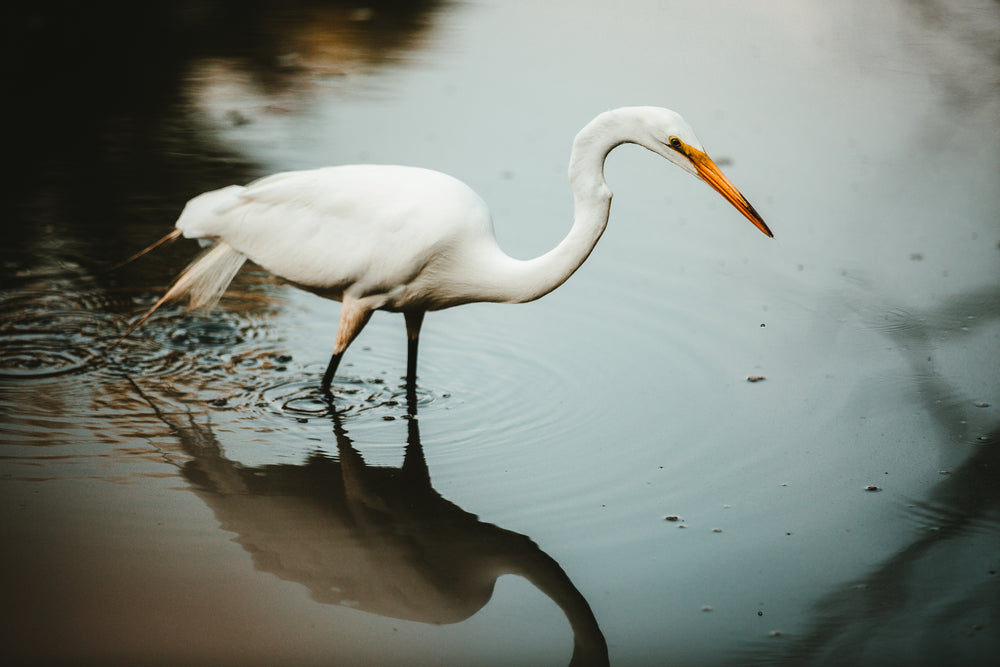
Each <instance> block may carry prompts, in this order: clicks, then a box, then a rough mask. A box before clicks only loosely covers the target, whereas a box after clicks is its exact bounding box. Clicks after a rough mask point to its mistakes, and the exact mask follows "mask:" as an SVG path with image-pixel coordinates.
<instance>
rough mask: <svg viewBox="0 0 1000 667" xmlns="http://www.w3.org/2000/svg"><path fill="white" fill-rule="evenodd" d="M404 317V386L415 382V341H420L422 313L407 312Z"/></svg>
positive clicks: (416, 311)
mask: <svg viewBox="0 0 1000 667" xmlns="http://www.w3.org/2000/svg"><path fill="white" fill-rule="evenodd" d="M404 316H405V317H406V343H407V345H406V384H407V386H413V385H415V384H416V382H417V341H418V340H419V339H420V325H421V324H423V322H424V311H422V310H408V311H406V312H405V313H404Z"/></svg>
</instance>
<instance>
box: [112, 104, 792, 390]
mask: <svg viewBox="0 0 1000 667" xmlns="http://www.w3.org/2000/svg"><path fill="white" fill-rule="evenodd" d="M625 143H633V144H638V145H639V146H643V147H645V148H647V149H649V150H650V151H652V152H654V153H656V154H657V155H660V156H662V157H664V158H666V159H667V160H669V161H670V162H672V163H674V164H676V165H678V166H679V167H681V168H682V169H683V170H684V171H687V172H689V173H691V174H693V175H695V176H698V177H700V178H701V179H702V180H704V181H705V182H707V183H708V184H709V185H710V186H712V187H713V188H714V189H715V190H716V191H718V192H719V194H721V195H722V196H723V197H725V198H726V200H727V201H729V202H730V203H731V204H732V205H733V206H735V207H736V208H737V209H738V210H739V211H740V212H741V213H742V214H743V215H744V216H746V217H747V218H748V219H749V220H750V221H751V222H752V223H753V224H754V225H755V226H756V227H757V228H758V229H760V230H761V231H762V232H764V233H765V234H767V235H768V236H773V235H772V234H771V230H770V229H768V227H767V225H766V224H765V223H764V220H763V219H762V218H761V217H760V215H758V214H757V212H756V211H755V210H754V208H753V206H751V205H750V203H749V202H748V201H747V200H746V198H744V197H743V195H742V194H740V192H739V191H738V190H737V189H736V187H735V186H733V184H732V183H731V182H730V181H729V179H728V178H726V176H725V175H724V174H723V173H722V171H721V170H720V169H719V168H718V166H716V164H715V163H714V162H713V161H712V159H711V158H709V157H708V155H707V154H706V153H705V150H704V148H702V145H701V143H700V142H699V141H698V139H697V138H696V137H695V135H694V132H693V131H692V130H691V128H690V126H689V125H688V124H687V123H686V122H685V121H684V119H683V118H681V117H680V115H678V114H677V113H675V112H673V111H670V110H668V109H662V108H658V107H624V108H621V109H616V110H613V111H608V112H605V113H602V114H600V115H599V116H597V118H595V119H594V120H593V121H591V122H590V123H588V124H587V125H586V127H584V128H583V129H582V130H581V131H580V132H579V134H577V136H576V139H575V140H574V141H573V148H572V152H571V153H570V161H569V181H570V186H571V187H572V190H573V197H574V203H575V208H574V219H573V225H572V227H571V229H570V231H569V234H568V235H567V236H566V237H565V238H564V239H563V240H562V241H561V242H560V243H559V244H558V245H557V246H556V247H555V248H553V249H552V250H550V251H549V252H547V253H545V254H544V255H541V256H540V257H537V258H535V259H530V260H519V259H514V258H512V257H510V256H508V255H507V254H505V253H504V252H503V251H502V250H501V249H500V247H499V246H498V245H497V242H496V238H495V236H494V232H493V222H492V220H491V218H490V212H489V208H488V207H487V205H486V203H485V202H484V201H483V200H482V198H480V197H479V195H477V194H476V193H475V192H474V191H473V190H472V189H471V188H469V186H467V185H465V184H464V183H462V182H461V181H458V180H456V179H455V178H453V177H451V176H448V175H446V174H442V173H440V172H437V171H431V170H429V169H421V168H416V167H403V166H388V165H348V166H339V167H325V168H321V169H313V170H308V171H294V172H286V173H280V174H275V175H273V176H269V177H267V178H263V179H261V180H258V181H255V182H253V183H251V184H249V185H247V186H245V187H244V186H238V185H232V186H229V187H225V188H222V189H220V190H214V191H211V192H206V193H204V194H201V195H199V196H197V197H195V198H194V199H192V200H191V201H189V202H188V203H187V205H186V206H185V207H184V210H183V212H182V213H181V215H180V218H179V219H178V220H177V225H176V227H177V228H176V230H174V232H172V233H171V234H170V235H168V237H167V238H176V237H177V236H179V235H181V234H183V235H184V236H185V237H187V238H195V239H200V240H201V241H202V242H203V243H211V244H213V246H212V248H211V249H210V250H209V251H208V252H207V253H206V254H204V255H202V256H201V257H199V258H198V259H197V260H195V261H194V262H193V263H192V264H191V265H189V266H188V267H187V268H186V269H185V270H184V272H183V273H181V275H180V276H179V277H178V279H177V281H176V282H175V283H174V284H173V286H172V287H171V288H170V290H169V291H168V292H167V293H166V294H165V295H164V296H163V298H162V299H160V300H159V301H158V302H157V303H156V304H155V305H154V306H153V307H152V308H151V309H150V310H149V312H147V313H146V314H145V315H144V316H143V317H142V318H140V319H139V320H138V321H137V322H136V323H135V324H134V325H133V326H132V328H130V329H129V332H131V331H132V330H134V329H135V327H137V326H138V325H139V324H141V323H142V322H143V321H144V320H145V319H146V318H148V317H149V316H150V315H151V314H152V313H153V311H155V310H156V309H157V308H158V307H159V306H160V305H161V304H163V303H165V302H166V301H168V300H170V299H173V298H176V297H180V296H183V295H189V296H190V298H191V307H192V308H197V307H200V306H211V305H214V303H215V302H216V301H217V300H218V299H219V297H220V296H221V295H222V293H223V292H225V290H226V288H227V287H228V286H229V283H230V282H231V281H232V279H233V278H234V277H235V275H236V273H237V271H239V269H240V267H241V266H242V265H243V263H244V262H245V261H246V260H247V259H250V260H253V261H254V262H256V263H257V264H258V265H260V266H262V267H263V268H265V269H267V270H268V271H270V272H271V273H273V274H275V275H277V276H280V277H281V278H283V279H285V280H286V281H288V282H290V283H291V284H293V285H295V286H297V287H300V288H302V289H305V290H308V291H310V292H314V293H315V294H318V295H319V296H322V297H325V298H328V299H333V300H336V301H340V302H341V304H342V305H341V310H340V322H339V325H338V327H337V337H336V341H335V343H334V347H333V356H332V357H331V358H330V363H329V364H328V366H327V368H326V372H325V373H324V375H323V381H322V385H321V386H322V389H323V391H324V392H328V391H329V388H330V383H331V382H332V380H333V376H334V373H335V372H336V371H337V366H338V364H339V363H340V359H341V357H342V356H343V354H344V351H345V350H346V349H347V348H348V346H349V345H350V344H351V341H353V340H354V339H355V337H356V336H357V335H358V334H359V333H360V332H361V330H362V328H363V327H364V326H365V324H366V323H367V322H368V319H369V318H370V317H371V315H372V313H373V312H374V311H376V310H387V311H392V312H401V313H403V315H404V316H405V319H406V333H407V338H408V341H409V346H408V356H407V370H406V379H407V383H408V384H409V385H410V386H412V385H413V382H414V380H415V378H416V368H417V340H418V337H419V334H420V326H421V323H422V322H423V318H424V313H426V312H427V311H429V310H441V309H443V308H450V307H452V306H458V305H461V304H465V303H472V302H477V301H490V302H503V303H524V302H527V301H532V300H534V299H537V298H539V297H542V296H544V295H545V294H548V293H549V292H551V291H552V290H554V289H555V288H557V287H559V286H560V285H561V284H563V282H565V281H566V279H567V278H569V277H570V276H571V275H572V274H573V273H574V272H575V271H576V270H577V268H579V267H580V265H581V264H583V262H584V261H585V260H586V259H587V257H588V256H589V255H590V252H591V251H592V250H593V248H594V246H595V245H596V244H597V241H598V239H600V238H601V234H602V233H603V232H604V229H605V227H606V226H607V223H608V215H609V212H610V209H611V190H610V189H609V188H608V185H607V183H606V182H605V179H604V162H605V159H606V158H607V156H608V154H609V153H610V152H611V150H612V149H614V148H615V147H617V146H619V145H621V144H625ZM164 240H166V239H164ZM151 247H155V245H154V246H151ZM126 335H128V334H127V333H126ZM123 337H124V336H123Z"/></svg>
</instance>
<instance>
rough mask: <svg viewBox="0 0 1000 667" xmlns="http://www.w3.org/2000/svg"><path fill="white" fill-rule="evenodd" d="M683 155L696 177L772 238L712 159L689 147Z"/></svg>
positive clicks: (757, 215)
mask: <svg viewBox="0 0 1000 667" xmlns="http://www.w3.org/2000/svg"><path fill="white" fill-rule="evenodd" d="M684 149H685V150H684V154H685V155H687V157H688V158H689V159H690V160H691V162H692V163H693V164H694V168H695V169H696V170H697V171H698V176H699V177H700V178H701V180H703V181H705V182H706V183H708V184H709V185H711V186H712V188H713V189H714V190H715V191H716V192H718V193H719V194H720V195H722V196H723V197H725V198H726V201H728V202H729V203H730V204H732V205H733V206H735V207H736V208H737V210H739V212H740V213H742V214H743V215H745V216H746V218H747V220H749V221H750V222H752V223H753V224H754V226H755V227H756V228H757V229H759V230H760V231H762V232H764V233H765V234H767V235H768V236H770V237H772V238H773V237H774V234H772V233H771V230H770V229H768V227H767V223H766V222H764V219H763V218H761V217H760V214H759V213H757V211H755V210H754V208H753V206H751V205H750V202H748V201H747V200H746V197H744V196H743V195H742V194H740V191H739V190H737V189H736V186H735V185H733V184H732V183H730V182H729V179H728V178H726V175H725V174H723V173H722V170H721V169H719V167H718V165H716V164H715V163H714V162H712V158H710V157H708V155H707V154H705V153H703V152H701V151H699V150H698V149H696V148H692V147H691V146H687V145H685V146H684Z"/></svg>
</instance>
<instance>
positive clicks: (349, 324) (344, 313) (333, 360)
mask: <svg viewBox="0 0 1000 667" xmlns="http://www.w3.org/2000/svg"><path fill="white" fill-rule="evenodd" d="M372 312H373V311H372V310H371V309H370V308H367V307H366V306H364V305H362V304H361V302H360V301H358V300H357V299H352V298H350V297H344V301H343V303H342V304H341V307H340V322H339V323H338V324H337V341H336V342H335V343H334V344H333V356H331V357H330V363H329V364H327V367H326V372H325V373H323V382H322V383H321V384H320V389H322V390H323V393H324V394H329V393H330V384H331V383H332V382H333V374H334V373H336V372H337V366H339V365H340V358H341V357H342V356H343V355H344V350H346V349H347V347H348V346H349V345H350V344H351V342H352V341H353V340H354V339H355V338H357V336H358V334H359V333H361V330H362V329H364V328H365V324H367V323H368V320H369V319H371V316H372Z"/></svg>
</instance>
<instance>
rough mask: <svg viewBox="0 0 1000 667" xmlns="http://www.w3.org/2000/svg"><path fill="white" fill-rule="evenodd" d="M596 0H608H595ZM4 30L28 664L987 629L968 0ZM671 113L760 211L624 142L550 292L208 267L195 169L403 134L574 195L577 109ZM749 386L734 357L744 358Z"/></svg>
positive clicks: (999, 274)
mask: <svg viewBox="0 0 1000 667" xmlns="http://www.w3.org/2000/svg"><path fill="white" fill-rule="evenodd" d="M612 4H613V6H611V5H612ZM296 7H297V8H296V9H294V10H284V9H282V10H278V9H273V10H272V9H267V8H263V6H261V7H258V8H256V9H254V10H250V11H248V10H247V9H246V7H244V6H243V4H242V3H239V6H238V7H236V6H234V7H230V6H229V5H227V4H226V3H209V2H206V3H186V4H185V5H184V6H183V9H177V8H175V7H174V6H173V5H170V6H169V7H168V8H162V9H157V8H156V7H152V8H150V9H148V10H143V11H144V12H146V13H144V14H142V15H141V16H132V17H126V16H120V15H114V16H110V15H109V16H100V15H94V14H87V15H77V16H66V15H52V16H48V15H45V14H44V12H41V11H40V12H39V13H37V14H26V15H24V16H17V17H15V19H12V21H13V23H12V25H13V26H16V29H12V33H13V34H14V35H15V38H13V41H12V44H13V47H12V52H11V56H10V57H8V62H13V63H14V66H15V75H14V77H13V82H14V83H13V85H14V86H15V87H16V88H17V90H18V91H19V93H20V97H19V99H21V101H22V105H21V106H18V109H17V110H16V111H15V112H14V113H15V117H14V119H13V121H12V123H11V126H9V127H8V128H7V130H8V134H9V135H11V137H10V152H9V154H8V160H9V162H8V164H10V165H11V166H12V167H13V168H14V169H15V170H16V172H17V173H16V174H14V175H12V176H10V177H8V180H7V183H6V185H7V188H6V189H7V194H6V201H7V211H6V221H5V223H4V225H3V232H2V234H3V243H2V246H0V257H2V261H3V269H4V270H3V273H2V282H0V345H2V347H0V353H2V358H0V415H2V423H0V494H2V500H0V502H2V505H0V507H2V514H0V517H2V534H3V544H4V548H3V550H2V551H3V558H2V561H0V587H2V590H3V597H2V599H3V624H2V627H3V635H2V640H3V645H4V646H5V647H6V651H5V652H6V653H7V655H9V656H12V658H13V659H14V660H15V662H23V663H46V664H51V663H59V662H62V663H72V664H80V663H99V664H118V663H122V664H125V663H132V664H244V665H246V664H276V663H281V664H356V663H360V662H361V661H364V662H365V663H370V664H385V665H415V664H438V665H440V664H446V665H452V664H454V665H466V664H481V665H487V664H497V665H500V664H502V665H510V664H523V665H542V664H551V665H560V664H568V663H569V662H570V661H571V659H572V658H575V659H576V661H577V662H578V663H579V664H602V663H605V662H608V661H609V662H610V663H611V664H614V665H652V664H667V663H669V664H689V665H748V664H817V665H827V664H829V665H839V664H847V663H851V664H860V665H875V664H878V665H886V664H890V665H897V664H898V665H914V664H941V663H943V662H945V661H947V662H949V663H951V664H987V661H990V664H992V661H991V660H990V659H991V658H992V657H994V656H995V652H996V651H997V649H998V648H1000V583H998V582H1000V575H998V569H1000V460H998V453H997V452H998V449H997V446H998V442H1000V322H998V317H1000V224H998V217H997V211H998V210H1000V190H998V189H997V187H996V185H997V180H998V176H1000V150H998V149H1000V126H998V125H997V122H996V119H997V118H998V117H1000V114H998V112H1000V64H998V63H1000V58H998V53H1000V51H998V43H997V41H996V35H997V34H998V29H1000V12H998V10H997V5H996V3H993V2H988V1H986V0H981V1H980V2H969V3H947V2H933V1H928V2H921V3H913V2H902V1H899V2H896V1H893V2H884V3H878V5H877V6H874V5H873V4H872V3H867V2H846V3H843V2H842V3H834V4H831V3H823V2H800V3H795V4H794V5H790V4H789V3H786V2H777V1H775V2H755V3H741V2H724V3H711V4H710V6H709V5H707V4H692V3H676V2H652V1H649V2H643V1H640V0H626V1H623V2H618V3H590V2H585V3H580V2H548V3H537V2H488V1H487V2H447V3H445V2H440V3H439V2H424V3H416V2H414V3H391V2H387V3H379V2H376V3H372V4H371V6H370V7H368V6H361V5H359V4H357V3H339V2H330V3H320V2H317V3H304V4H301V5H297V6H296ZM631 104H655V105H661V106H668V107H671V108H674V109H676V110H678V111H680V112H681V113H682V114H684V116H685V117H686V119H687V120H688V121H689V122H690V123H691V124H692V125H693V126H694V127H695V129H696V131H697V132H698V133H699V137H700V139H701V140H702V142H703V143H704V144H705V146H706V148H707V150H708V151H709V153H710V154H711V155H713V156H714V157H715V159H716V161H717V162H719V163H720V164H721V165H722V166H723V169H724V170H725V171H726V172H727V174H728V175H729V176H730V178H731V179H732V180H733V182H734V183H735V184H736V185H737V186H738V187H739V188H740V189H741V190H742V191H743V193H744V194H745V195H746V196H747V198H748V199H750V201H751V202H753V204H754V205H755V207H756V208H757V209H758V210H759V211H760V212H761V214H762V215H763V217H764V218H765V219H766V220H767V221H768V224H769V225H770V226H771V228H772V229H773V230H774V232H775V236H776V238H775V239H774V240H769V239H767V238H765V237H764V236H763V235H761V234H760V233H759V232H757V231H756V230H754V229H753V228H752V227H751V226H750V225H749V224H748V223H747V222H746V221H745V220H743V219H742V218H741V217H740V216H739V215H738V214H737V213H736V212H735V211H734V210H732V209H731V208H730V207H729V206H728V205H727V204H726V203H725V202H724V201H722V200H721V199H720V198H718V197H717V196H716V195H715V193H713V192H712V191H711V190H710V189H709V188H706V187H704V186H703V185H701V184H699V183H697V182H695V181H694V180H693V179H691V178H690V177H688V176H687V175H685V174H684V173H682V172H681V171H680V170H678V169H675V168H673V167H671V166H670V165H668V164H666V163H665V162H663V161H662V160H660V159H659V158H656V157H655V156H652V155H651V154H649V153H646V152H645V151H642V150H641V149H637V148H634V147H625V148H622V149H619V150H617V151H616V152H614V153H613V154H612V156H611V158H610V159H609V161H608V165H607V170H606V175H607V179H608V182H609V184H610V186H611V188H612V189H613V190H614V192H615V202H614V206H613V207H612V215H611V222H610V225H609V227H608V231H607V232H606V234H605V236H604V238H603V239H602V241H601V242H600V243H599V244H598V247H597V249H596V250H595V252H594V254H593V255H592V257H591V258H590V260H589V261H588V262H587V263H586V264H585V265H584V266H583V267H582V268H581V269H580V271H579V272H578V273H577V274H576V275H575V276H574V277H573V278H571V279H570V281H569V282H568V283H567V284H566V285H564V286H563V287H562V288H560V289H559V290H557V291H556V292H554V293H552V294H551V295H549V296H547V297H545V298H544V299H542V300H540V301H538V302H535V303H531V304H526V305H521V306H503V305H471V306H466V307H463V308H459V309H455V310H452V311H444V312H440V313H432V314H430V315H429V316H428V318H427V320H426V322H425V325H424V329H423V332H422V337H421V363H420V369H419V372H420V375H419V383H418V388H417V396H416V401H417V406H416V407H417V409H416V412H417V417H415V418H414V417H412V415H411V412H413V410H412V407H411V406H408V405H407V400H406V396H405V392H404V390H403V388H402V386H401V385H402V380H401V376H402V374H403V372H404V370H405V355H406V343H405V336H404V328H403V321H402V317H400V316H398V315H393V314H388V313H379V314H377V315H376V316H375V317H374V318H373V320H372V322H371V323H370V324H369V325H368V327H367V329H366V330H365V331H364V332H363V333H362V335H361V337H360V338H359V339H358V340H357V341H356V342H355V344H354V346H353V347H352V348H351V349H350V350H349V351H348V354H347V356H346V358H345V363H344V364H343V365H342V366H341V369H340V373H339V375H338V378H337V382H336V385H335V386H336V400H335V409H334V410H332V411H331V410H330V409H329V408H328V406H327V405H326V404H325V403H324V402H323V401H322V400H321V399H320V396H319V394H318V391H317V389H316V386H317V384H318V382H319V379H320V377H321V376H322V372H323V370H324V367H325V363H326V361H327V357H328V354H329V351H330V348H331V346H332V344H333V333H334V330H335V327H336V322H337V315H338V307H339V306H338V305H337V304H335V303H332V302H327V301H323V300H322V299H319V298H318V297H315V296H312V295H309V294H304V293H301V292H298V291H296V290H294V289H292V288H290V287H288V286H285V285H282V284H281V283H280V282H279V281H276V280H274V279H273V278H271V277H270V276H268V275H267V274H266V273H265V272H263V271H262V270H260V269H256V268H254V267H248V268H247V269H244V271H243V273H241V274H240V276H239V277H238V278H237V280H236V282H235V283H234V284H233V287H232V288H231V290H230V292H229V293H228V294H227V296H226V297H224V298H223V300H222V302H221V303H220V306H219V307H218V308H217V309H216V310H214V311H212V312H210V313H200V312H193V313H189V312H187V311H186V310H185V308H184V306H183V304H178V305H174V306H170V307H166V308H164V309H163V310H162V311H160V312H158V313H157V315H156V316H155V317H154V318H152V319H151V320H150V321H149V322H148V323H147V324H146V325H145V326H144V327H143V328H141V329H140V330H139V331H137V332H136V333H135V334H134V335H132V336H131V337H130V338H128V339H127V340H126V341H125V342H124V343H122V345H121V346H119V347H118V348H116V349H115V350H114V351H112V352H111V353H105V351H104V350H105V347H106V346H107V345H108V343H110V342H111V341H113V340H114V339H115V338H116V337H117V336H118V335H120V334H121V333H122V332H123V331H124V330H125V329H126V328H127V326H128V324H129V323H130V322H131V321H134V319H135V318H136V317H137V316H138V315H139V314H141V313H142V312H143V311H144V310H145V309H146V308H148V307H149V305H150V304H151V303H153V301H155V299H156V298H157V297H158V296H159V295H160V294H162V292H163V291H164V289H165V287H166V286H167V285H168V284H169V282H170V281H171V279H172V277H173V276H174V275H176V273H177V272H178V271H179V270H180V269H181V268H183V266H184V265H185V264H186V263H187V262H188V261H189V260H190V259H191V257H193V256H194V254H195V253H196V251H197V248H196V247H195V244H194V243H192V242H184V241H181V242H178V243H176V244H174V245H172V246H169V247H166V248H163V249H159V250H157V251H155V252H154V253H151V254H150V255H147V256H145V257H143V258H142V259H140V260H138V261H135V262H132V263H130V264H127V265H125V266H120V267H118V266H116V264H117V263H118V262H119V261H120V260H122V259H124V258H126V257H128V256H130V255H131V254H132V253H134V252H136V251H138V250H139V249H141V248H143V247H144V246H146V245H147V244H149V243H150V242H152V241H153V240H155V239H157V238H159V237H160V236H162V235H163V234H164V233H166V232H167V231H168V230H169V229H170V228H171V226H172V224H173V222H174V220H175V219H176V216H177V214H178V212H179V211H180V209H181V208H182V206H183V204H184V202H185V201H186V200H187V199H188V198H190V197H191V196H193V195H195V194H197V193H199V192H202V191H204V190H208V189H213V188H217V187H221V186H223V185H228V184H230V183H246V182H248V181H250V180H253V179H254V178H257V177H260V176H263V175H266V174H269V173H273V172H276V171H284V170H289V169H299V168H307V167H315V166H321V165H326V164H340V163H353V162H389V163H402V164H415V165H421V166H427V167H431V168H436V169H439V170H442V171H445V172H448V173H450V174H453V175H455V176H457V177H459V178H461V179H462V180H464V181H466V182H467V183H469V184H470V185H471V186H472V187H473V188H474V189H476V190H477V191H478V192H479V193H480V194H482V195H483V197H484V198H485V199H486V200H487V201H488V202H490V203H491V206H492V209H493V214H494V221H495V224H496V227H497V235H498V239H499V241H500V244H501V246H502V247H504V248H505V249H506V250H507V251H508V252H509V253H510V254H512V255H514V256H517V257H532V256H536V255H538V254H541V253H542V252H544V251H546V250H548V249H549V248H550V247H552V246H553V245H555V243H557V242H558V240H559V239H560V238H561V237H562V235H563V234H565V232H566V230H567V229H568V227H569V224H570V218H571V208H572V199H571V196H570V193H569V189H568V186H567V183H566V177H565V170H566V163H567V157H568V151H569V144H570V142H571V140H572V138H573V136H574V134H575V133H576V131H577V130H578V129H579V128H580V127H582V126H583V125H584V124H585V123H586V122H587V121H588V120H590V119H591V118H592V117H593V116H594V115H596V114H597V113H599V112H601V111H603V110H605V109H608V108H612V107H617V106H622V105H631ZM750 377H754V378H763V379H762V380H760V381H756V382H749V381H748V378H750Z"/></svg>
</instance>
